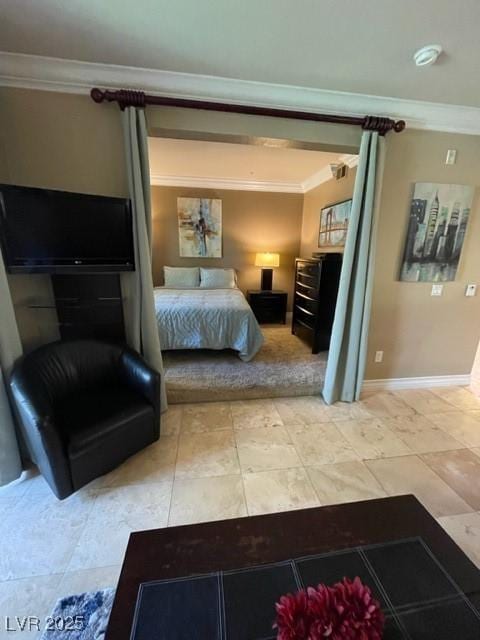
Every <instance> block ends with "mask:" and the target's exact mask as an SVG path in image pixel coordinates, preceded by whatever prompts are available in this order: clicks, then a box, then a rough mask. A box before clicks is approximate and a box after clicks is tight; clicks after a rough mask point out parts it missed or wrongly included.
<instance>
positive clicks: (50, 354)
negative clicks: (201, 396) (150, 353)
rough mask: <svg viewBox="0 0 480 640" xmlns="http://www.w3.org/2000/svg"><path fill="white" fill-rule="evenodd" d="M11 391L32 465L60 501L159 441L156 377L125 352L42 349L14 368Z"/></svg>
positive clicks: (86, 346) (81, 344)
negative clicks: (33, 463)
mask: <svg viewBox="0 0 480 640" xmlns="http://www.w3.org/2000/svg"><path fill="white" fill-rule="evenodd" d="M10 388H11V391H12V396H13V399H14V404H15V406H16V411H17V416H18V418H19V420H18V422H19V425H20V428H21V431H22V435H23V437H24V439H25V442H26V444H27V447H28V449H29V453H30V455H31V457H32V460H33V462H35V464H36V465H37V466H38V467H39V469H40V472H41V473H42V475H43V476H44V477H45V480H46V481H47V482H48V484H49V485H50V487H51V488H52V491H53V492H54V493H55V495H56V496H57V497H58V498H60V499H61V500H62V499H63V498H66V497H67V496H69V495H70V494H71V493H73V492H74V491H77V490H78V489H80V487H82V486H84V485H85V484H87V483H88V482H90V481H91V480H93V479H94V478H96V477H98V476H100V475H103V474H104V473H107V472H108V471H111V470H112V469H114V468H115V467H116V466H118V465H119V464H120V463H121V462H123V461H124V460H125V459H126V458H128V457H129V456H131V455H132V454H134V453H136V452H137V451H140V450H141V449H143V448H144V447H146V446H147V445H149V444H151V443H152V442H154V441H155V440H158V438H159V437H160V375H159V374H158V372H156V371H154V370H153V369H152V368H151V367H149V366H148V365H147V364H146V362H145V361H144V360H143V359H142V358H141V356H139V355H138V354H137V353H136V352H135V351H133V350H131V349H129V348H127V347H125V346H121V345H114V344H108V343H104V342H97V341H94V340H75V341H71V342H54V343H51V344H47V345H45V346H43V347H40V348H39V349H37V350H36V351H33V352H32V353H29V354H28V355H26V356H25V357H24V358H22V359H21V360H20V361H19V362H18V363H17V364H16V365H15V367H14V369H13V372H12V375H11V379H10Z"/></svg>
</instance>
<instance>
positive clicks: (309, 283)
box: [292, 253, 342, 353]
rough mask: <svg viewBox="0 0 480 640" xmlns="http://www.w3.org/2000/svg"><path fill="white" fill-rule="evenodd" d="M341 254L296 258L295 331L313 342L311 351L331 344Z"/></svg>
mask: <svg viewBox="0 0 480 640" xmlns="http://www.w3.org/2000/svg"><path fill="white" fill-rule="evenodd" d="M341 268H342V255H341V254H339V253H326V254H325V255H324V256H322V257H320V258H311V259H309V258H297V259H296V260H295V289H294V298H293V317H292V333H293V334H295V335H298V336H299V337H301V338H304V339H306V340H307V341H308V343H309V344H311V345H312V353H318V352H319V351H326V350H327V349H328V348H329V346H330V335H331V333H332V325H333V318H334V315H335V305H336V302H337V293H338V285H339V282H340V271H341Z"/></svg>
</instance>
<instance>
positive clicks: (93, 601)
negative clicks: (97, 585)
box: [41, 589, 115, 640]
mask: <svg viewBox="0 0 480 640" xmlns="http://www.w3.org/2000/svg"><path fill="white" fill-rule="evenodd" d="M114 596H115V589H102V590H101V591H91V592H89V593H81V594H79V595H76V596H67V597H66V598H62V599H61V600H59V601H58V602H57V604H56V605H55V609H54V610H53V613H52V615H51V618H52V619H53V620H54V621H55V620H58V621H61V622H62V623H65V624H66V625H68V626H72V627H76V628H71V629H61V628H58V629H56V630H46V631H45V632H44V633H43V635H42V637H41V640H103V639H104V637H105V632H106V630H107V624H108V619H109V617H110V611H111V610H112V604H113V598H114ZM59 626H60V625H59Z"/></svg>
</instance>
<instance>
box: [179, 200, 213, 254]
mask: <svg viewBox="0 0 480 640" xmlns="http://www.w3.org/2000/svg"><path fill="white" fill-rule="evenodd" d="M177 213H178V241H179V250H180V257H181V258H221V257H222V201H221V200H218V199H212V198H177Z"/></svg>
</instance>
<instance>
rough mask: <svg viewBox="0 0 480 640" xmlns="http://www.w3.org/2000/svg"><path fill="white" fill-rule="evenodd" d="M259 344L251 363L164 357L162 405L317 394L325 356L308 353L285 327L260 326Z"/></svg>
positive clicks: (190, 354)
mask: <svg viewBox="0 0 480 640" xmlns="http://www.w3.org/2000/svg"><path fill="white" fill-rule="evenodd" d="M262 333H263V335H264V337H265V343H264V345H263V347H262V348H261V350H260V351H259V352H258V353H257V355H256V356H255V358H254V359H253V360H251V361H250V362H242V361H241V360H240V359H239V358H238V356H237V355H236V354H235V353H234V352H233V351H208V350H198V351H166V352H164V354H163V358H164V367H165V376H166V382H167V391H168V400H169V402H171V403H173V404H176V403H182V402H213V401H215V400H244V399H252V398H271V397H281V396H306V395H314V394H318V393H320V390H321V388H322V386H323V378H324V374H325V366H326V360H327V353H326V352H325V353H320V354H318V355H312V353H311V350H310V347H309V346H308V345H306V344H305V343H304V342H302V341H301V340H300V339H299V338H297V337H296V336H293V335H292V334H291V331H290V327H289V326H288V325H287V326H283V325H282V326H267V327H265V326H262Z"/></svg>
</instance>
